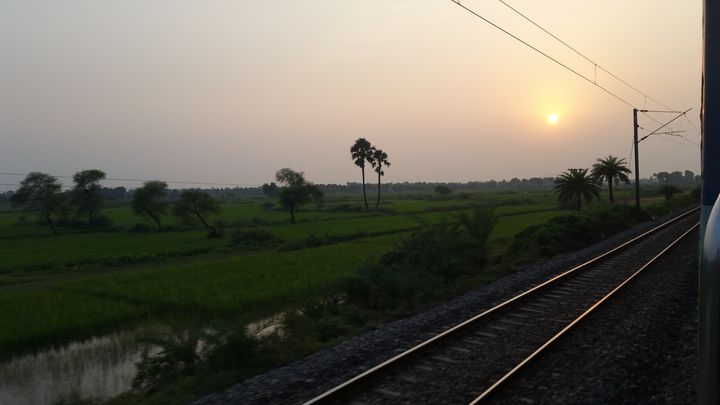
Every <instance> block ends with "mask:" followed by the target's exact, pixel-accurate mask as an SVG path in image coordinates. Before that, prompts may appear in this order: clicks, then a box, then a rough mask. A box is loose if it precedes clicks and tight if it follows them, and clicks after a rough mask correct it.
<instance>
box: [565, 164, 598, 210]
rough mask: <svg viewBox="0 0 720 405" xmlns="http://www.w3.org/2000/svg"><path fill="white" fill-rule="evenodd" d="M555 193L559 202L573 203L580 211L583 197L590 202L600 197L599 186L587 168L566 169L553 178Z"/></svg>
mask: <svg viewBox="0 0 720 405" xmlns="http://www.w3.org/2000/svg"><path fill="white" fill-rule="evenodd" d="M555 193H556V194H557V197H558V200H560V202H562V203H566V204H567V203H575V204H576V206H577V210H578V211H580V209H581V208H582V200H583V199H584V200H585V202H590V201H592V199H593V198H599V197H600V186H598V185H597V183H596V182H595V179H594V178H593V177H592V176H590V175H588V169H568V171H566V172H564V173H563V174H561V175H560V176H558V177H557V178H555Z"/></svg>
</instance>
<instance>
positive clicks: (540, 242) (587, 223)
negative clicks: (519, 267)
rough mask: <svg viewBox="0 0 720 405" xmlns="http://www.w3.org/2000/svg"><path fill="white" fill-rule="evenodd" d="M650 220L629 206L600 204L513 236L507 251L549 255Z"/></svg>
mask: <svg viewBox="0 0 720 405" xmlns="http://www.w3.org/2000/svg"><path fill="white" fill-rule="evenodd" d="M647 219H649V215H648V214H647V213H646V212H638V211H636V210H635V208H634V207H631V206H628V205H600V206H594V207H592V208H591V209H589V210H587V211H585V212H583V213H581V214H574V215H564V216H559V217H555V218H551V219H550V220H549V221H548V222H547V223H545V224H540V225H533V226H530V227H528V228H526V229H525V230H523V231H522V232H520V233H518V234H517V235H515V238H514V239H513V242H512V243H511V245H510V252H512V254H513V255H515V256H516V257H538V256H540V257H543V256H544V257H550V256H554V255H557V254H560V253H565V252H571V251H574V250H579V249H582V248H584V247H586V246H589V245H592V244H593V243H597V242H599V241H601V240H602V239H604V238H606V237H608V236H611V235H613V234H615V233H617V232H620V231H622V230H623V229H627V228H629V227H631V226H633V225H635V224H638V223H640V222H642V221H644V220H647Z"/></svg>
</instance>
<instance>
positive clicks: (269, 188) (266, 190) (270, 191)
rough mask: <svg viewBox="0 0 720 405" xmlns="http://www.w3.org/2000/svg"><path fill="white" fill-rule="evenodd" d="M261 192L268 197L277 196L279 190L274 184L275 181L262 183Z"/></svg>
mask: <svg viewBox="0 0 720 405" xmlns="http://www.w3.org/2000/svg"><path fill="white" fill-rule="evenodd" d="M262 192H263V194H265V195H266V196H268V197H277V195H278V193H279V192H280V188H279V187H278V186H277V184H275V182H274V181H273V182H271V183H270V184H267V183H265V184H263V185H262Z"/></svg>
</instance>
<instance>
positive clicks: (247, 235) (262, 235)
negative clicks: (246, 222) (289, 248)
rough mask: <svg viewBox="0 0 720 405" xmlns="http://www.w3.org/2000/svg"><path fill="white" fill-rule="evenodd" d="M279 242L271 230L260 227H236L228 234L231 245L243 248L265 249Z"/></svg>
mask: <svg viewBox="0 0 720 405" xmlns="http://www.w3.org/2000/svg"><path fill="white" fill-rule="evenodd" d="M281 242H282V241H281V240H280V239H279V238H278V237H276V236H275V235H274V234H273V233H272V232H269V231H267V230H265V229H262V228H253V229H251V230H247V231H243V230H240V229H238V230H236V231H235V232H233V233H232V234H231V235H230V243H231V244H232V245H234V246H240V247H244V248H252V249H266V248H269V247H273V246H276V245H278V244H280V243H281Z"/></svg>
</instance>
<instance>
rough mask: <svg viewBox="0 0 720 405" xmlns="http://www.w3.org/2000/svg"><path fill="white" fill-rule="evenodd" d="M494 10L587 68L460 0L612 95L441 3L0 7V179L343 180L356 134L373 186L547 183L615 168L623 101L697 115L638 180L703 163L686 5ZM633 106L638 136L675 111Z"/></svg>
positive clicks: (643, 153) (628, 137)
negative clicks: (371, 153)
mask: <svg viewBox="0 0 720 405" xmlns="http://www.w3.org/2000/svg"><path fill="white" fill-rule="evenodd" d="M506 3H508V4H510V5H512V6H513V7H514V8H516V9H517V10H519V11H521V12H523V13H524V14H525V15H527V16H528V17H530V18H532V19H533V20H534V21H535V22H536V23H538V24H540V25H541V26H543V27H544V28H546V29H547V30H549V31H550V32H552V33H553V34H555V35H556V36H557V37H559V38H560V39H562V40H563V41H565V42H566V43H568V44H570V45H571V46H573V47H574V48H575V49H577V50H579V51H580V52H582V53H583V54H584V55H586V56H587V57H588V58H589V59H591V60H592V61H594V63H595V64H597V65H598V66H600V67H601V68H598V67H596V66H595V64H593V63H591V62H589V61H587V60H585V59H583V58H582V57H580V56H578V55H577V54H575V53H573V52H572V51H571V50H569V49H567V48H565V47H564V46H563V45H561V44H560V43H558V42H557V41H555V40H553V39H552V38H551V37H549V36H547V35H546V34H544V33H543V32H542V31H540V30H539V29H537V28H536V27H534V26H533V25H531V24H530V23H529V22H528V21H526V20H524V19H523V18H522V17H520V16H518V15H517V14H515V13H513V12H512V11H511V10H510V9H508V8H507V7H505V6H504V5H503V4H502V3H501V2H500V1H497V0H463V1H462V4H463V5H465V6H467V7H469V8H471V9H473V10H475V11H476V12H477V13H478V14H480V15H482V16H483V17H485V18H487V19H489V20H491V21H493V22H494V23H495V24H497V25H499V26H501V27H503V28H504V29H506V30H508V31H509V32H511V33H513V34H514V35H516V36H517V37H519V38H521V39H522V40H524V41H526V42H528V43H530V44H532V45H533V46H535V47H537V48H538V49H540V50H542V51H543V52H545V53H546V54H548V55H550V56H552V57H553V58H555V59H556V60H558V61H560V62H562V63H564V64H566V65H567V66H568V67H569V68H571V69H573V70H575V71H576V72H577V73H578V74H580V75H584V76H585V77H587V78H588V79H589V80H590V81H591V82H594V83H596V84H598V85H600V86H603V87H604V88H606V89H607V90H608V91H610V92H612V93H613V94H615V95H617V96H618V97H619V98H621V99H622V100H624V102H623V101H620V100H618V99H617V98H615V97H614V96H612V95H610V94H608V93H607V92H605V91H603V90H602V89H600V88H598V87H596V86H595V84H593V83H591V82H588V81H587V80H585V79H583V78H580V77H579V76H578V75H577V74H575V73H572V72H570V71H568V70H567V69H565V68H563V67H561V66H559V65H558V64H556V63H555V62H552V61H551V60H549V59H548V58H546V57H544V56H542V55H540V54H538V53H536V52H535V51H533V50H531V49H530V48H528V47H526V46H525V45H523V44H521V43H520V42H518V41H516V40H515V39H513V38H511V37H509V36H508V35H506V34H504V33H502V32H501V31H499V30H498V29H496V28H493V27H492V26H491V25H489V24H487V23H486V22H484V21H482V20H481V19H479V18H478V17H476V16H474V15H472V14H470V13H469V12H467V11H465V10H464V9H463V8H461V7H460V6H458V5H457V4H455V3H453V2H452V1H450V0H350V1H348V0H345V1H337V0H303V1H297V0H274V1H246V0H211V1H196V0H154V1H147V0H123V1H96V0H85V1H81V0H63V1H57V0H17V1H15V0H0V60H2V63H1V64H0V141H1V142H0V145H2V146H0V173H20V174H23V173H28V172H30V171H41V172H46V173H50V174H54V175H72V174H73V173H75V172H76V171H78V170H83V169H91V168H96V169H101V170H103V171H105V172H106V173H107V175H108V177H111V178H131V179H162V180H171V181H172V180H183V181H198V182H213V183H227V184H238V185H260V184H262V183H265V182H269V181H271V180H273V177H274V173H275V172H276V171H277V170H278V169H280V168H283V167H290V168H293V169H295V170H298V171H302V172H305V174H306V177H307V178H308V179H309V180H311V181H314V182H316V183H340V184H344V183H346V182H350V181H360V179H361V177H360V170H359V168H358V167H356V166H354V165H353V163H352V161H351V159H350V152H349V149H350V147H351V146H352V144H353V143H354V141H355V139H357V138H359V137H364V138H367V139H368V140H369V141H370V142H372V143H373V144H374V145H375V146H376V147H378V148H381V149H383V150H384V151H385V152H387V154H388V156H389V161H390V162H391V163H392V166H391V167H389V168H387V169H385V177H384V181H386V182H402V181H427V182H452V181H460V182H464V181H485V180H490V179H496V180H501V179H510V178H512V177H519V178H529V177H545V176H556V175H558V174H560V173H561V172H562V171H564V170H567V169H568V168H575V167H590V166H591V165H592V164H593V163H594V162H595V160H596V159H597V158H599V157H604V156H607V155H614V156H619V157H622V158H626V159H628V161H629V158H630V154H631V146H632V107H631V106H634V107H636V108H640V109H649V110H666V109H667V108H666V106H667V107H670V108H671V109H674V110H682V111H684V110H687V109H689V108H692V110H691V111H690V112H688V113H687V115H686V117H687V118H685V117H681V118H679V119H678V120H676V121H675V122H674V123H673V124H672V125H671V128H672V129H673V130H676V131H686V132H679V133H677V134H676V136H670V135H654V136H651V137H649V138H648V139H646V140H645V141H643V142H642V143H640V148H639V151H640V165H641V169H640V174H641V176H642V177H649V176H650V175H652V174H653V173H656V172H659V171H673V170H693V171H695V172H696V173H698V172H699V167H700V164H699V161H700V150H699V144H700V135H699V133H698V131H697V128H699V127H700V124H699V119H698V115H699V104H700V76H701V60H702V48H701V47H702V31H701V23H702V4H701V2H699V1H693V2H687V1H684V0H634V1H631V2H628V1H624V0H606V1H602V2H587V1H582V2H579V1H576V0H546V1H542V2H539V1H534V0H507V1H506ZM602 68H604V69H606V70H608V71H610V72H612V73H613V74H614V75H616V76H618V77H620V78H621V79H622V80H624V81H626V82H627V83H629V84H631V85H632V86H634V87H636V88H637V89H639V90H641V91H642V93H644V94H645V95H647V96H649V97H650V98H652V99H655V100H658V101H660V102H661V103H663V105H658V104H657V103H655V102H654V101H652V100H651V99H648V98H646V97H645V96H643V95H642V94H639V93H637V92H635V91H633V90H631V89H630V88H628V87H627V86H625V85H624V84H622V83H620V82H619V81H617V80H615V79H613V78H612V76H609V75H608V74H606V73H605V72H604V71H603V69H602ZM625 102H627V104H626V103H625ZM628 104H629V105H628ZM551 114H555V115H556V117H557V122H555V123H554V124H552V123H550V122H549V121H548V116H549V115H551ZM648 115H649V116H645V115H640V123H639V124H640V126H641V128H642V129H641V130H640V135H641V136H642V135H644V134H647V133H649V131H652V130H654V129H656V128H657V127H659V126H660V124H662V123H665V122H666V121H668V120H670V119H672V118H673V117H674V115H673V114H670V113H653V114H648ZM677 135H679V136H677ZM21 179H22V177H19V176H8V175H0V184H14V183H17V182H19V181H20V180H21ZM64 182H66V183H68V182H69V181H68V180H67V179H66V180H64ZM105 185H108V186H115V185H126V186H128V185H129V186H135V185H137V184H132V183H125V184H121V183H118V182H110V181H108V182H106V183H105ZM171 186H173V185H172V184H171ZM12 188H14V187H12V186H0V190H2V189H12Z"/></svg>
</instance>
